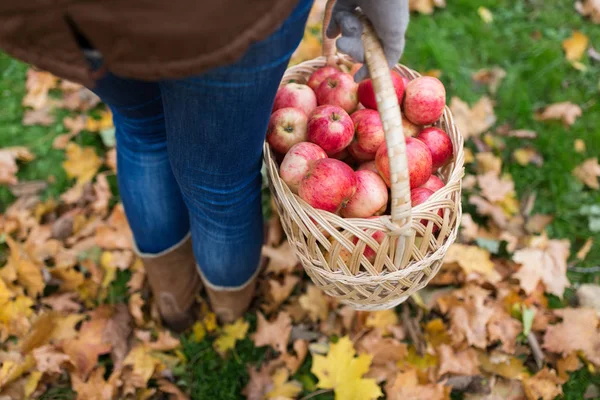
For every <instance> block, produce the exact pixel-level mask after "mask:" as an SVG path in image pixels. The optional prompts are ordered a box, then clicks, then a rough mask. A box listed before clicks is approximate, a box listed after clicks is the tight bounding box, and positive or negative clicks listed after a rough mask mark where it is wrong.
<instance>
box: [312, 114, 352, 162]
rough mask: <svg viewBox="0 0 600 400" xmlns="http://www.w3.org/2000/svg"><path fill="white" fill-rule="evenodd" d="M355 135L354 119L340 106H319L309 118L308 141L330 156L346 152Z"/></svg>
mask: <svg viewBox="0 0 600 400" xmlns="http://www.w3.org/2000/svg"><path fill="white" fill-rule="evenodd" d="M353 135H354V124H352V118H350V116H349V115H348V113H347V112H346V111H344V110H343V109H342V108H340V107H338V106H319V107H317V108H315V111H313V112H312V114H311V115H310V117H309V118H308V140H309V141H311V142H313V143H315V144H317V145H319V146H320V147H321V148H322V149H323V150H325V152H326V153H327V154H328V155H330V156H331V155H333V154H336V153H339V152H340V151H342V150H344V149H345V148H346V147H347V146H348V145H349V144H350V142H351V141H352V136H353Z"/></svg>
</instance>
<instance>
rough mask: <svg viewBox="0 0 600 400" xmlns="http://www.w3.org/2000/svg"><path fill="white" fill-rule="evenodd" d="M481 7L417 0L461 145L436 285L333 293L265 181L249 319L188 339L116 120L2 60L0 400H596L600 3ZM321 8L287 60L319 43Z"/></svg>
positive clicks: (85, 98) (420, 57)
mask: <svg viewBox="0 0 600 400" xmlns="http://www.w3.org/2000/svg"><path fill="white" fill-rule="evenodd" d="M320 3H322V2H319V4H318V6H320V5H321V4H320ZM483 3H484V2H478V1H476V0H461V1H450V2H448V4H445V2H444V1H443V0H414V1H413V0H411V8H412V9H413V11H414V13H413V16H412V22H411V25H410V28H409V32H408V37H407V43H408V44H407V47H406V53H405V56H404V58H403V60H402V61H403V63H405V64H406V65H408V66H410V67H412V68H413V69H415V70H418V71H420V72H422V73H425V74H429V75H434V76H438V77H439V78H440V79H441V80H442V81H444V83H445V85H446V87H447V89H448V95H449V104H450V107H451V108H452V110H453V112H454V115H455V118H456V121H457V124H458V125H459V127H460V128H461V131H462V133H463V135H464V136H465V137H466V138H467V139H468V140H467V145H466V146H467V154H466V155H467V160H466V161H467V164H466V169H467V175H466V177H465V179H464V185H463V186H464V196H463V208H464V211H465V214H464V217H463V221H462V228H461V234H460V238H459V241H458V243H456V244H455V245H453V246H452V247H451V249H450V251H449V253H448V256H447V257H446V259H445V263H444V266H443V269H442V270H441V272H440V273H439V275H438V276H437V277H436V278H435V279H434V281H432V283H431V284H430V285H429V286H428V287H427V288H426V289H424V290H422V291H421V292H419V293H418V294H417V295H415V296H413V297H412V298H411V299H410V301H408V302H407V303H406V304H404V305H402V306H400V307H398V308H397V309H395V310H389V311H380V312H372V313H369V312H356V311H353V310H351V309H349V308H348V307H345V306H343V305H342V304H337V303H336V302H335V301H334V300H332V299H331V298H328V297H327V296H325V295H324V294H323V293H322V292H320V291H319V290H317V289H316V288H315V286H314V285H312V284H311V283H310V281H309V280H308V278H307V277H306V276H305V275H304V274H303V271H302V269H301V267H300V266H299V265H298V264H297V261H296V259H295V258H294V255H293V253H292V252H291V251H290V248H289V246H288V245H287V242H286V241H285V238H284V236H283V234H282V232H281V227H280V225H279V222H278V219H277V216H276V215H272V214H271V212H270V207H269V199H268V195H267V193H266V192H265V209H266V211H267V215H269V221H268V224H269V225H270V228H271V229H270V236H269V240H268V243H267V244H266V246H265V247H264V254H265V256H266V257H268V258H269V263H268V266H267V268H266V270H265V271H264V273H263V274H262V276H261V284H260V290H259V293H258V294H257V297H256V299H255V302H254V304H253V308H252V310H251V311H250V312H249V313H248V314H247V315H246V317H245V318H244V319H243V320H239V321H237V322H236V323H234V324H231V325H225V326H219V325H218V324H217V322H216V319H215V316H214V314H212V313H211V312H210V310H209V309H208V307H207V305H206V303H205V302H204V301H202V300H201V302H202V308H201V310H200V314H201V317H200V320H199V322H197V323H196V324H195V325H194V327H193V329H192V330H190V332H187V333H185V334H183V335H181V336H176V335H173V334H171V333H169V332H168V331H167V330H165V329H164V328H163V327H162V326H161V325H160V322H159V318H158V316H157V312H156V309H155V307H154V305H153V303H152V299H151V295H150V293H149V291H148V288H147V286H146V285H145V282H144V279H145V277H144V271H143V267H142V265H141V263H140V261H139V260H138V259H136V257H135V256H134V254H133V253H132V250H131V243H132V239H131V234H130V232H129V229H128V226H127V222H126V219H125V216H124V214H123V209H122V206H121V205H120V204H119V196H118V191H117V188H116V180H115V173H116V168H117V167H116V165H115V150H114V128H113V126H112V122H111V116H110V113H109V112H108V111H107V110H106V109H105V107H104V106H103V105H102V104H100V103H99V101H98V99H97V98H95V97H94V96H93V95H91V94H90V93H89V92H88V91H86V90H84V89H82V88H81V87H80V86H78V85H75V84H72V83H70V82H66V81H61V80H59V79H57V78H55V77H53V76H52V75H50V74H47V73H45V72H42V71H35V70H33V69H29V68H28V67H27V66H25V65H23V64H21V63H19V62H16V61H14V60H12V59H10V58H9V57H7V56H5V55H1V54H0V73H1V74H2V75H1V80H0V144H1V145H2V148H0V213H2V214H0V341H1V347H0V363H1V367H0V398H2V399H24V398H40V399H75V398H78V399H84V400H85V399H89V400H96V399H111V398H118V399H122V398H131V399H158V398H172V399H180V400H181V399H188V398H192V399H224V400H226V399H239V398H243V397H247V398H249V399H254V400H259V399H280V400H282V399H298V398H302V399H308V398H314V399H333V398H336V399H341V400H346V399H356V400H367V399H376V398H381V397H385V398H388V399H402V400H411V399H433V400H436V399H448V398H452V399H470V400H475V399H487V400H497V399H513V400H517V399H529V400H533V399H544V400H550V399H555V398H564V399H582V398H590V399H593V398H600V377H598V374H597V369H598V367H600V330H599V315H600V304H599V302H600V300H599V299H600V287H599V286H598V284H599V282H600V235H599V232H600V191H599V182H598V176H600V166H599V165H598V158H597V157H598V154H600V129H599V128H598V127H599V126H600V104H599V103H598V98H599V89H600V87H599V84H600V82H599V80H598V79H599V78H598V77H599V76H600V54H599V53H598V51H596V50H595V48H594V46H596V47H600V28H599V27H598V25H596V24H598V23H600V9H599V8H598V3H597V2H595V1H593V0H583V1H579V2H576V3H575V4H574V3H573V2H571V1H558V0H554V1H545V2H544V1H541V0H529V1H522V2H512V1H503V0H492V1H488V2H485V4H483ZM318 6H317V8H318ZM319 20H320V14H319V10H318V9H317V10H316V11H315V13H314V15H312V16H311V20H310V22H309V25H308V27H307V31H306V35H305V39H304V41H303V44H302V45H301V47H300V48H299V50H298V51H297V53H296V54H295V56H294V59H293V63H297V62H300V61H302V60H305V59H309V58H312V57H315V56H317V55H319V52H320V45H319V40H318V33H319V32H320V29H321V27H320V25H319Z"/></svg>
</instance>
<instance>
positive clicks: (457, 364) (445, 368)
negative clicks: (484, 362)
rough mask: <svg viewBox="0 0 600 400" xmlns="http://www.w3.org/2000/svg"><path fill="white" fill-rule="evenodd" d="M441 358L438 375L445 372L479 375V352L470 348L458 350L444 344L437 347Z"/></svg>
mask: <svg viewBox="0 0 600 400" xmlns="http://www.w3.org/2000/svg"><path fill="white" fill-rule="evenodd" d="M437 352H438V356H439V358H440V367H439V370H438V377H441V376H443V375H444V374H448V373H449V374H455V375H477V374H479V360H478V359H477V352H476V351H475V350H474V349H471V348H468V349H466V350H462V351H459V352H456V351H455V350H454V349H453V348H452V346H449V345H447V344H443V345H441V346H440V347H438V349H437Z"/></svg>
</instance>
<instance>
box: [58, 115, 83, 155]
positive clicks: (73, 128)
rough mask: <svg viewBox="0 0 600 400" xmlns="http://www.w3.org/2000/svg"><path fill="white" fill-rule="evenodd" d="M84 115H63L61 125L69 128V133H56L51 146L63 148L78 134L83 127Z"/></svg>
mask: <svg viewBox="0 0 600 400" xmlns="http://www.w3.org/2000/svg"><path fill="white" fill-rule="evenodd" d="M85 120H86V116H85V115H83V114H80V115H78V116H76V117H65V118H64V119H63V125H64V126H65V128H67V129H68V130H69V133H64V134H62V135H58V136H57V137H56V138H54V141H53V142H52V148H54V149H65V148H66V147H67V144H68V143H69V141H70V140H71V139H73V138H74V137H75V136H77V135H78V134H79V132H81V131H82V130H83V128H85Z"/></svg>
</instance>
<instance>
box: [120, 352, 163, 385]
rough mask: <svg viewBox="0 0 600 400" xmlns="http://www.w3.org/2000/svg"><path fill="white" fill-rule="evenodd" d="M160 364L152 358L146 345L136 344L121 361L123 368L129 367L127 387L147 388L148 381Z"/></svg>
mask: <svg viewBox="0 0 600 400" xmlns="http://www.w3.org/2000/svg"><path fill="white" fill-rule="evenodd" d="M160 364H161V362H160V360H159V359H157V358H155V357H153V356H152V354H151V353H150V349H149V348H148V347H147V346H146V345H144V344H138V345H137V346H135V347H134V348H133V349H131V351H130V352H129V354H127V357H126V358H125V360H124V361H123V366H130V367H131V375H130V376H129V377H128V385H130V386H131V387H134V388H145V387H147V383H148V380H149V379H150V378H151V377H152V375H153V374H154V370H155V369H156V367H157V366H158V365H160Z"/></svg>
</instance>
